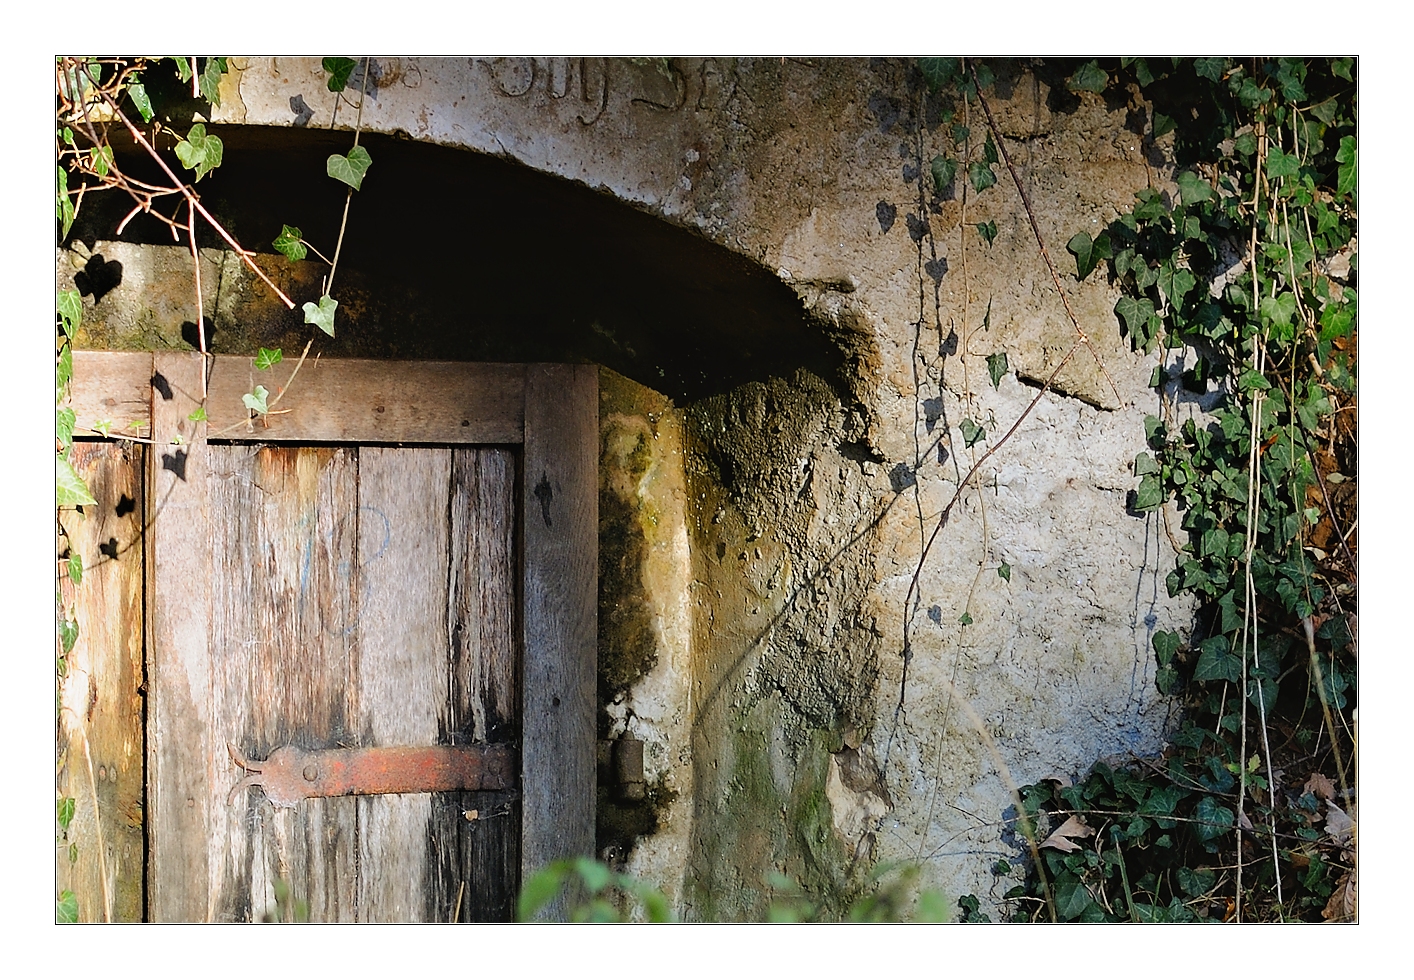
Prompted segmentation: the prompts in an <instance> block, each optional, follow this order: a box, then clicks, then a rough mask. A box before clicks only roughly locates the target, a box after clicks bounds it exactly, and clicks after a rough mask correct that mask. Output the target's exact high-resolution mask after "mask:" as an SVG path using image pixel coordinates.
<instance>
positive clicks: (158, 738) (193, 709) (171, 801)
mask: <svg viewBox="0 0 1414 980" xmlns="http://www.w3.org/2000/svg"><path fill="white" fill-rule="evenodd" d="M202 369H203V365H202V359H201V355H199V354H170V353H162V354H156V355H154V356H153V371H154V376H155V377H160V381H157V382H154V384H153V391H152V409H151V412H152V415H151V418H152V429H153V438H154V440H155V444H154V446H153V451H152V453H151V454H150V456H149V460H150V464H149V477H148V480H147V484H146V485H147V486H148V487H149V488H150V492H149V493H148V494H146V503H147V514H148V524H149V531H148V539H149V543H150V545H149V546H150V552H149V560H148V568H147V574H148V579H149V584H148V589H147V594H148V597H149V602H148V629H149V641H148V651H149V654H148V655H149V657H150V660H149V663H148V683H149V692H148V696H149V704H148V719H149V733H148V736H149V737H148V743H147V744H148V761H147V771H148V819H149V821H150V825H149V826H150V828H151V829H150V831H149V834H150V836H149V840H150V842H151V846H150V852H149V860H148V915H149V918H151V919H152V920H154V921H158V922H202V921H207V920H208V919H209V917H210V915H211V912H212V908H211V905H210V897H211V880H210V864H209V861H208V856H207V838H208V836H209V831H208V828H209V817H210V813H211V810H212V808H213V796H219V795H220V790H219V789H218V788H217V787H216V786H215V785H214V784H213V780H212V773H211V771H210V768H209V767H210V760H211V759H212V758H213V753H212V746H211V738H212V732H211V718H210V685H211V678H210V659H211V657H210V642H209V634H210V629H209V622H210V617H209V609H210V600H211V538H210V533H209V526H210V520H211V512H210V501H209V495H208V493H209V491H208V485H207V464H208V461H207V458H206V424H205V423H203V422H193V421H191V420H190V419H189V418H188V417H187V416H188V415H189V414H191V413H192V412H194V411H195V410H196V409H197V408H198V407H199V406H200V405H201V372H202ZM174 439H180V441H181V444H180V445H174V444H173V440H174ZM220 805H221V806H225V800H224V799H222V800H221V801H220Z"/></svg>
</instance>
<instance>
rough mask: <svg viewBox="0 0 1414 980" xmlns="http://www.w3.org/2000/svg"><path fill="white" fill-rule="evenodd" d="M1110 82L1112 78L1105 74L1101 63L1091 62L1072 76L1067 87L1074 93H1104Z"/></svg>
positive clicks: (1082, 66)
mask: <svg viewBox="0 0 1414 980" xmlns="http://www.w3.org/2000/svg"><path fill="white" fill-rule="evenodd" d="M1109 82H1110V76H1108V75H1106V74H1105V72H1104V69H1102V68H1101V67H1100V63H1099V61H1089V62H1086V63H1085V64H1083V65H1081V66H1080V69H1079V70H1078V71H1077V72H1076V73H1075V74H1074V75H1071V76H1070V80H1069V81H1068V82H1067V83H1066V85H1067V87H1068V88H1069V89H1070V90H1071V91H1072V92H1103V91H1104V90H1105V86H1106V85H1108V84H1109Z"/></svg>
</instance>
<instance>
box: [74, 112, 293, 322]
mask: <svg viewBox="0 0 1414 980" xmlns="http://www.w3.org/2000/svg"><path fill="white" fill-rule="evenodd" d="M101 94H102V95H103V98H104V100H105V101H106V102H107V103H108V105H109V107H110V108H111V109H112V110H113V113H114V114H115V115H116V116H117V117H118V119H120V120H121V121H122V123H123V125H125V126H127V128H128V131H129V132H130V133H132V134H133V139H135V140H137V141H138V143H139V144H141V146H142V148H143V149H144V150H146V151H147V153H148V155H149V156H151V157H152V159H154V160H156V161H157V165H158V166H160V167H161V168H162V170H163V172H164V173H166V174H167V176H168V177H170V178H171V179H172V183H174V184H176V185H178V187H179V190H180V193H181V195H182V196H183V197H185V198H186V199H187V203H188V204H189V205H190V206H191V207H193V208H195V209H196V210H197V213H199V214H200V215H201V216H202V217H203V218H205V219H206V221H207V223H208V224H210V225H211V227H212V228H214V229H216V232H217V234H219V235H220V236H221V237H222V238H223V239H225V240H226V243H227V244H228V245H230V246H231V248H232V249H234V250H235V252H236V254H237V255H239V256H240V257H241V259H242V260H243V261H244V262H245V264H246V265H248V266H250V268H251V270H252V271H253V272H254V273H255V274H256V275H257V276H259V277H260V279H261V281H263V282H264V283H265V285H267V286H269V287H270V289H271V291H273V292H274V293H275V295H276V296H278V297H280V299H281V301H282V302H284V304H285V306H286V307H288V308H289V309H291V310H293V309H294V308H295V301H294V300H292V299H290V298H289V297H288V296H286V295H285V293H284V291H283V290H281V289H280V287H279V286H277V285H275V283H274V282H273V281H271V279H270V277H269V276H267V275H266V274H265V270H263V269H261V268H260V266H258V265H256V264H255V260H254V259H252V258H251V255H252V254H254V253H252V252H249V251H247V250H246V249H244V248H242V247H241V246H240V243H239V242H237V241H236V240H235V239H234V238H232V237H231V234H230V232H228V231H227V230H226V229H225V227H224V226H223V225H222V224H221V222H219V221H217V220H216V219H215V218H214V217H213V216H212V214H211V212H210V211H207V210H206V208H205V207H203V206H202V204H201V201H199V200H198V199H197V197H196V195H195V194H193V193H192V191H191V189H190V188H188V187H187V186H186V183H185V182H184V181H182V180H181V178H179V177H178V176H177V175H176V174H175V173H173V172H172V168H171V167H169V166H167V161H166V160H163V159H162V155H161V154H159V153H158V152H157V151H156V150H155V149H153V147H152V144H151V143H149V142H148V141H147V137H145V136H143V135H142V131H141V130H140V129H138V128H137V127H136V126H135V125H133V122H132V120H131V119H129V118H128V117H127V116H126V115H124V114H123V111H122V110H121V109H119V108H118V104H117V103H116V102H115V101H113V98H112V97H111V96H109V95H108V94H107V93H106V92H105V93H101Z"/></svg>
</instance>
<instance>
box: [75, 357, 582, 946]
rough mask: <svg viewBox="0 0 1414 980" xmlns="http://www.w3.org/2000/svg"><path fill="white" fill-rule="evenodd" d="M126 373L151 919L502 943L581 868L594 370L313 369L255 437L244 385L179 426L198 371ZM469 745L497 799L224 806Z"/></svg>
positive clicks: (159, 368)
mask: <svg viewBox="0 0 1414 980" xmlns="http://www.w3.org/2000/svg"><path fill="white" fill-rule="evenodd" d="M90 357H91V358H103V357H106V358H108V359H109V361H110V364H109V365H108V371H107V372H106V373H107V374H108V375H109V377H110V379H111V378H112V376H113V375H114V374H118V373H123V372H119V371H117V370H116V369H115V368H114V366H113V365H115V364H116V363H117V361H116V360H114V358H120V357H131V356H129V355H90ZM80 366H81V365H76V375H77V374H78V373H79V367H80ZM94 366H95V367H98V366H99V365H97V364H96V363H95V365H94ZM150 366H151V374H150V376H149V377H148V378H147V379H146V380H147V382H148V384H149V386H150V389H151V392H152V394H151V396H150V406H151V409H150V425H151V431H152V437H153V444H152V446H153V448H152V450H151V456H150V460H149V478H148V484H149V486H150V488H151V489H150V492H149V493H148V494H147V501H148V511H149V514H148V520H149V529H148V531H147V535H146V537H147V548H146V569H147V581H148V588H147V594H148V600H147V669H148V682H149V683H148V687H149V690H148V698H149V703H148V711H147V717H148V729H147V736H148V752H147V760H148V761H147V784H146V785H147V820H148V828H147V829H148V835H147V837H148V877H147V908H148V916H149V918H151V919H154V920H159V921H173V920H177V921H250V920H259V919H261V918H263V917H269V916H272V915H281V916H284V917H286V918H289V917H303V916H307V917H308V918H309V919H311V920H314V921H399V922H401V921H441V922H447V921H481V920H496V919H507V918H510V917H511V916H512V914H513V911H514V902H515V897H516V894H517V892H518V889H519V883H520V880H521V878H522V876H523V875H524V874H526V873H530V872H533V871H534V870H536V869H537V868H539V867H541V866H543V864H545V863H547V862H548V861H550V860H554V859H556V858H559V857H563V856H566V855H570V854H584V853H590V852H591V851H592V843H593V795H594V785H593V778H594V777H593V756H592V748H593V737H594V705H593V692H594V635H595V623H594V615H595V595H594V589H595V570H596V565H597V556H596V553H595V551H596V540H597V516H596V514H597V508H596V490H595V488H596V480H595V460H596V458H597V376H596V373H595V371H594V369H593V368H589V367H577V366H566V365H529V366H510V365H507V366H501V365H474V364H426V363H421V364H413V363H378V362H357V361H344V362H339V361H324V362H321V363H318V364H314V365H306V366H305V367H304V368H303V369H302V371H301V373H300V375H299V376H298V379H297V381H296V382H295V384H293V385H291V387H290V392H289V394H288V396H287V397H286V398H285V399H284V400H283V401H282V403H281V406H280V407H281V408H288V409H289V410H290V411H289V412H288V414H285V415H280V416H272V417H271V418H270V419H269V426H268V427H265V426H260V425H258V424H257V425H256V426H248V425H245V424H242V422H241V416H242V415H243V414H244V413H243V412H241V411H232V410H231V407H232V406H239V405H240V394H241V393H242V392H243V391H249V390H250V389H251V387H252V386H253V385H254V384H255V383H257V382H261V383H265V384H266V385H267V387H268V388H270V390H271V391H272V392H273V391H275V390H277V388H276V386H275V385H273V384H270V383H269V382H268V381H262V379H261V378H259V377H258V376H257V375H256V373H255V372H254V369H253V367H252V365H251V364H250V361H249V359H245V358H216V359H215V363H214V366H213V368H212V369H211V374H210V375H209V377H208V388H209V395H208V398H207V406H208V414H209V416H210V418H209V420H207V421H205V422H197V421H193V420H192V419H191V418H190V415H191V413H192V412H193V410H194V409H195V407H196V406H197V405H198V404H200V401H201V382H202V377H201V371H202V362H201V360H200V358H199V357H195V356H191V355H156V356H155V357H153V358H151V360H150ZM140 367H141V366H140V365H139V369H137V370H134V369H130V368H124V369H123V370H124V371H125V372H126V373H127V374H128V375H133V374H135V373H136V374H137V375H138V376H137V377H136V378H135V379H131V383H132V384H134V385H137V386H139V387H140V386H141V384H142V382H143V379H142V378H141V376H140V375H141V373H142V372H141V370H140ZM119 387H121V386H119ZM109 390H110V391H112V390H113V386H112V385H111V384H110V386H109ZM132 400H133V401H141V399H140V398H135V399H132ZM82 423H83V412H82V411H81V412H80V424H81V425H82ZM477 743H481V744H502V745H507V746H510V747H511V748H512V749H513V750H515V751H518V753H519V756H520V762H521V765H520V778H519V780H518V781H517V784H516V785H515V786H513V787H510V788H507V789H503V790H497V791H480V792H466V791H459V792H446V793H408V794H400V795H383V796H347V797H341V798H333V799H307V800H303V801H301V802H300V803H299V804H298V805H297V806H296V807H294V808H293V809H285V808H276V807H272V806H271V804H270V802H269V801H268V800H267V799H266V798H265V796H264V791H263V790H261V789H259V788H254V787H252V788H248V789H241V790H239V791H237V792H236V793H235V794H234V796H233V797H232V798H230V799H228V796H231V793H232V789H233V787H234V786H235V785H236V784H237V783H238V782H239V780H240V779H241V777H242V776H243V774H244V773H243V771H242V770H241V768H240V767H238V766H237V765H236V764H235V762H233V759H232V756H233V755H240V756H242V757H243V758H245V759H247V760H260V759H265V758H267V757H268V756H269V755H270V753H271V752H273V751H274V750H275V749H276V748H279V747H281V746H287V745H288V746H296V747H299V748H302V749H308V750H319V749H331V748H347V747H371V746H399V745H401V746H428V745H437V744H441V745H449V744H477ZM277 896H279V897H280V898H281V899H282V900H281V901H279V902H277ZM555 911H558V912H562V911H563V910H562V909H559V910H555Z"/></svg>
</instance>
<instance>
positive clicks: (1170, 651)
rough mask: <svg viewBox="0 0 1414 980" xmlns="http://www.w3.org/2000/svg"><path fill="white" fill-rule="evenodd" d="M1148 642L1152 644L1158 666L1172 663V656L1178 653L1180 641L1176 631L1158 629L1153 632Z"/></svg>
mask: <svg viewBox="0 0 1414 980" xmlns="http://www.w3.org/2000/svg"><path fill="white" fill-rule="evenodd" d="M1149 642H1150V643H1152V644H1153V645H1154V654H1155V656H1156V657H1157V658H1158V661H1159V666H1160V667H1167V666H1168V665H1169V664H1171V663H1173V658H1174V656H1175V655H1176V654H1177V653H1178V647H1179V642H1180V641H1179V636H1178V634H1177V633H1172V632H1168V631H1166V630H1158V631H1156V632H1155V633H1154V636H1153V639H1151V640H1150V641H1149Z"/></svg>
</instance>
